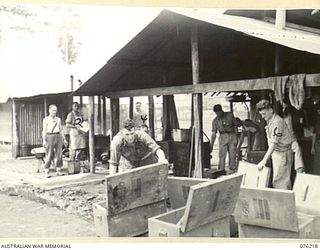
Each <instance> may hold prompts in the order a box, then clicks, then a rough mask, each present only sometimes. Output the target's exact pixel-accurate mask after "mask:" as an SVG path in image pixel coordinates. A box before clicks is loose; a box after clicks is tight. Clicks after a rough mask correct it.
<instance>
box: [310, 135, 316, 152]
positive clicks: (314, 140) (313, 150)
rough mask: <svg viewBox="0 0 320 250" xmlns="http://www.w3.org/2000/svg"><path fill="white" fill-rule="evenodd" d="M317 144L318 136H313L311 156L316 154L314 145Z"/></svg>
mask: <svg viewBox="0 0 320 250" xmlns="http://www.w3.org/2000/svg"><path fill="white" fill-rule="evenodd" d="M315 143H316V134H312V144H311V154H313V155H314V154H315V149H314V145H315Z"/></svg>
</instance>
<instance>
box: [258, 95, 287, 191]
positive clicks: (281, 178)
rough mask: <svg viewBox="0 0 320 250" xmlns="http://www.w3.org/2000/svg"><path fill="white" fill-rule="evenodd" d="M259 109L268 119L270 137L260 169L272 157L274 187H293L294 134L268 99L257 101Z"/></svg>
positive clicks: (268, 137) (268, 134) (267, 131)
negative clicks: (292, 147) (291, 179)
mask: <svg viewBox="0 0 320 250" xmlns="http://www.w3.org/2000/svg"><path fill="white" fill-rule="evenodd" d="M256 106H257V109H258V111H259V113H260V114H261V116H262V117H263V118H264V119H265V120H266V121H267V126H266V133H267V139H268V146H269V148H268V150H267V152H266V154H265V156H264V157H263V159H262V161H261V162H259V164H258V169H259V170H261V169H262V168H263V167H265V165H266V163H267V160H268V159H269V158H270V157H271V158H272V167H273V181H272V184H273V187H274V188H278V189H291V181H290V175H291V165H292V150H291V143H292V140H293V138H292V136H291V134H290V131H289V129H288V126H287V124H286V122H285V121H284V120H283V119H282V118H281V117H280V116H279V115H277V114H275V113H274V111H273V109H272V107H271V104H270V102H269V101H267V100H261V101H260V102H258V103H257V105H256Z"/></svg>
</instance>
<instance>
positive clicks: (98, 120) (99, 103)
mask: <svg viewBox="0 0 320 250" xmlns="http://www.w3.org/2000/svg"><path fill="white" fill-rule="evenodd" d="M101 118H102V107H101V96H98V117H97V123H98V124H97V125H98V128H99V130H98V131H97V132H98V134H101V133H102V119H101Z"/></svg>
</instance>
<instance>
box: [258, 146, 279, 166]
mask: <svg viewBox="0 0 320 250" xmlns="http://www.w3.org/2000/svg"><path fill="white" fill-rule="evenodd" d="M274 149H275V144H274V143H270V145H269V148H268V151H267V153H266V154H265V155H264V157H263V159H262V161H260V162H259V163H258V169H259V170H262V169H263V168H264V167H265V166H266V164H267V161H268V160H269V158H270V157H271V154H272V153H273V151H274Z"/></svg>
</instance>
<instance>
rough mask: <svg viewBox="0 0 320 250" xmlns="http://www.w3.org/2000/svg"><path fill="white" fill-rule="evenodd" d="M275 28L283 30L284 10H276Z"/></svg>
mask: <svg viewBox="0 0 320 250" xmlns="http://www.w3.org/2000/svg"><path fill="white" fill-rule="evenodd" d="M275 26H276V28H277V29H280V30H282V29H284V28H285V27H286V10H284V9H282V10H281V9H277V10H276V23H275Z"/></svg>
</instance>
